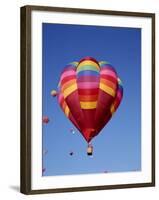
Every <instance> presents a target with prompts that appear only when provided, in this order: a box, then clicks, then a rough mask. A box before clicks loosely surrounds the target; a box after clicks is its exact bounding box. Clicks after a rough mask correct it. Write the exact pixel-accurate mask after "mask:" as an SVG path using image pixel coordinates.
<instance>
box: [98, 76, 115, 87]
mask: <svg viewBox="0 0 159 200" xmlns="http://www.w3.org/2000/svg"><path fill="white" fill-rule="evenodd" d="M100 82H101V83H103V84H105V85H107V86H109V87H110V88H112V89H114V90H116V88H117V85H116V84H115V83H113V82H111V81H109V80H107V79H104V78H101V79H100Z"/></svg>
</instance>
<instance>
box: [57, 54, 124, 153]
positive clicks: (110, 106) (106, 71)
mask: <svg viewBox="0 0 159 200" xmlns="http://www.w3.org/2000/svg"><path fill="white" fill-rule="evenodd" d="M58 86H59V92H58V95H57V96H58V102H59V105H60V107H61V109H62V110H63V112H64V113H65V115H66V116H67V118H69V119H70V121H71V122H72V123H73V124H74V125H75V127H76V128H77V129H78V130H79V132H80V133H81V134H82V136H83V137H84V139H85V140H86V142H87V143H88V148H89V149H90V146H89V144H90V142H91V140H92V139H93V138H94V137H95V136H97V135H98V134H99V133H100V131H101V130H102V129H103V127H104V126H105V125H106V124H107V123H108V121H109V120H110V119H111V117H112V116H113V114H114V113H115V111H116V110H117V108H118V106H119V104H120V102H121V100H122V96H123V87H122V83H121V80H120V78H119V76H118V75H117V72H116V70H115V69H114V67H113V66H112V65H111V64H109V63H108V62H105V61H100V62H98V61H97V60H96V59H94V58H92V57H85V58H83V59H81V60H80V61H79V62H72V63H70V64H69V65H67V66H66V67H65V68H64V70H63V71H62V73H61V76H60V81H59V84H58ZM92 151H93V148H92ZM92 153H93V152H91V154H92ZM88 155H89V154H88Z"/></svg>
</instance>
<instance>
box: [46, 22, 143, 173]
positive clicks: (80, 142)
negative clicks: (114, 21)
mask: <svg viewBox="0 0 159 200" xmlns="http://www.w3.org/2000/svg"><path fill="white" fill-rule="evenodd" d="M42 33H43V39H42V42H43V53H42V62H43V91H42V94H43V97H42V98H43V115H45V116H48V117H49V119H50V122H49V123H48V124H46V125H45V124H44V125H43V149H46V150H48V153H47V154H46V155H44V156H43V166H44V167H45V168H46V171H45V173H44V174H43V175H44V176H52V175H68V174H69V175H70V174H88V173H103V172H104V171H108V172H109V173H111V172H125V171H134V170H135V171H136V170H141V96H140V93H141V29H138V28H120V27H106V26H105V27H103V26H98V27H97V26H82V25H65V24H43V26H42ZM85 56H91V57H94V58H95V59H97V60H98V61H101V60H105V61H108V62H110V63H111V64H112V65H113V66H114V67H115V69H116V71H117V73H118V75H119V77H120V78H121V80H122V82H123V88H124V96H123V100H122V102H121V105H120V106H119V108H118V110H117V111H116V113H115V114H114V116H113V117H112V119H111V120H110V121H109V123H108V124H107V125H106V126H105V127H104V129H103V130H102V131H101V132H100V134H99V135H98V136H97V137H95V138H94V139H93V140H92V144H93V147H94V154H93V157H89V156H87V154H86V148H87V143H86V142H85V140H84V139H83V137H82V136H81V134H80V133H79V132H78V131H77V129H76V128H74V126H73V125H72V123H71V122H70V121H69V120H68V119H67V118H66V116H65V115H64V113H63V112H62V110H61V108H60V106H59V105H58V101H57V99H56V98H53V97H51V95H50V92H51V90H52V89H56V88H57V84H58V81H59V77H60V73H61V71H62V70H63V68H64V67H65V65H67V64H68V63H70V62H72V61H79V60H80V59H81V58H83V57H85ZM71 128H74V130H75V134H72V133H71V132H70V129H71ZM70 151H73V152H74V154H73V156H70V155H69V153H70Z"/></svg>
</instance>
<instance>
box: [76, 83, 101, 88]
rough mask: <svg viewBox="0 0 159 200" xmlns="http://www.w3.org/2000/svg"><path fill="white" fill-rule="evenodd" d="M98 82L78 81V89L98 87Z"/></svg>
mask: <svg viewBox="0 0 159 200" xmlns="http://www.w3.org/2000/svg"><path fill="white" fill-rule="evenodd" d="M98 86H99V82H78V88H79V89H89V88H98Z"/></svg>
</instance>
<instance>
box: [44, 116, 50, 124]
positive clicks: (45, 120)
mask: <svg viewBox="0 0 159 200" xmlns="http://www.w3.org/2000/svg"><path fill="white" fill-rule="evenodd" d="M42 122H43V123H44V124H47V123H48V122H49V118H48V117H47V116H43V118H42Z"/></svg>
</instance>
